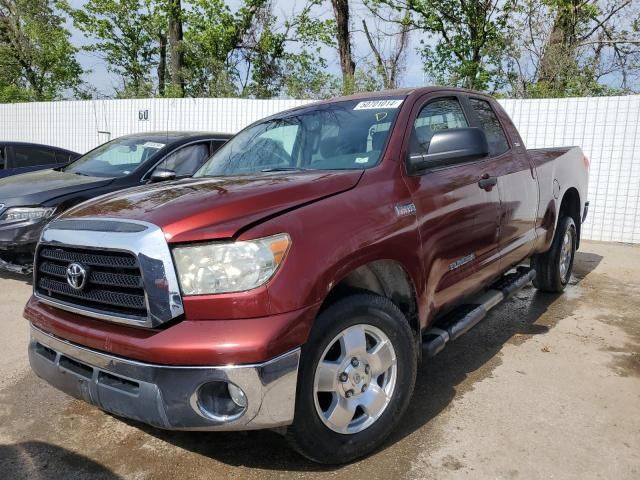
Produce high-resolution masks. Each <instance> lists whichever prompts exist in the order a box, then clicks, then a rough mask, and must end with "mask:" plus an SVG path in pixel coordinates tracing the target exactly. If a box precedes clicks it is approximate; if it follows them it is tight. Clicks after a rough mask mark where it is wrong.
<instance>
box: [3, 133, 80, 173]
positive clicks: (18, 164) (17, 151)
mask: <svg viewBox="0 0 640 480" xmlns="http://www.w3.org/2000/svg"><path fill="white" fill-rule="evenodd" d="M79 156H80V154H79V153H76V152H72V151H71V150H65V149H64V148H58V147H51V146H49V145H40V144H38V143H25V142H0V178H4V177H9V176H11V175H17V174H18V173H26V172H33V171H35V170H42V169H45V168H53V167H60V166H62V165H66V164H67V163H69V162H72V161H73V160H75V159H76V158H78V157H79Z"/></svg>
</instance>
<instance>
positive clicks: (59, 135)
mask: <svg viewBox="0 0 640 480" xmlns="http://www.w3.org/2000/svg"><path fill="white" fill-rule="evenodd" d="M306 102H307V101H305V100H279V99H275V100H250V99H229V98H184V99H132V100H91V101H74V102H51V103H25V104H11V105H6V104H5V105H0V140H22V141H28V142H37V143H45V144H50V145H56V146H60V147H64V148H69V149H71V150H75V151H78V152H86V151H88V150H90V149H91V148H93V147H95V146H97V145H99V144H101V143H103V142H105V141H106V140H108V139H110V138H116V137H118V136H120V135H125V134H128V133H134V132H143V131H167V130H203V131H215V132H225V133H235V132H237V131H238V130H240V129H241V128H243V127H244V126H246V125H248V124H249V123H251V122H253V121H255V120H258V119H260V118H263V117H265V116H268V115H271V114H273V113H276V112H279V111H281V110H285V109H288V108H292V107H295V106H298V105H302V104H304V103H306ZM500 102H501V103H502V105H503V106H504V108H505V109H506V110H507V112H508V113H509V115H511V118H512V119H513V120H514V122H515V124H516V126H517V127H518V129H519V130H520V133H521V135H522V137H523V139H524V141H525V142H526V144H527V147H529V148H542V147H556V146H565V145H580V146H581V147H582V148H583V150H584V151H585V153H586V154H587V156H588V157H589V159H590V160H591V177H590V182H589V200H590V202H591V208H590V212H589V219H588V220H587V223H586V224H585V226H584V230H583V232H584V233H583V234H584V238H588V239H593V240H607V241H618V242H632V243H640V96H627V97H597V98H567V99H542V100H501V101H500ZM144 111H147V112H148V117H147V119H146V120H145V119H143V120H140V119H139V112H144ZM100 132H103V133H100ZM637 152H639V153H637Z"/></svg>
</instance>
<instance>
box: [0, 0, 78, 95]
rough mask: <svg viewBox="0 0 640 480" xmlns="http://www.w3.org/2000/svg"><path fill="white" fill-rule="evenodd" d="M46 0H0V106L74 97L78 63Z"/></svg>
mask: <svg viewBox="0 0 640 480" xmlns="http://www.w3.org/2000/svg"><path fill="white" fill-rule="evenodd" d="M70 36H71V35H70V33H69V32H68V31H67V29H66V28H65V24H64V19H63V18H62V17H61V16H60V15H59V14H58V9H57V3H56V2H54V1H51V0H0V65H2V68H1V69H0V102H24V101H44V100H56V99H61V98H63V97H64V96H65V95H67V94H80V89H81V83H82V82H81V75H82V73H83V71H82V68H81V67H80V64H79V63H78V62H77V60H76V58H75V54H76V52H77V49H76V48H74V47H73V46H72V45H71V43H70V40H69V39H70Z"/></svg>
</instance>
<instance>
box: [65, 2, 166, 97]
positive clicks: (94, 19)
mask: <svg viewBox="0 0 640 480" xmlns="http://www.w3.org/2000/svg"><path fill="white" fill-rule="evenodd" d="M154 7H155V8H157V7H158V4H157V3H155V2H153V1H152V0H88V1H87V3H85V4H84V6H83V7H82V8H80V9H73V8H71V7H70V6H69V5H68V4H67V5H66V6H65V10H66V11H67V12H68V13H69V14H70V15H71V17H72V18H73V22H74V25H75V26H76V27H77V28H78V29H79V30H80V31H82V32H83V33H84V34H85V35H87V37H89V38H90V39H93V40H94V41H95V43H93V44H91V45H89V46H87V47H85V49H86V50H87V51H90V52H95V53H97V54H98V55H100V56H101V57H102V58H103V59H104V60H105V62H106V64H107V69H108V70H109V71H110V72H112V73H114V74H116V75H118V76H119V77H120V81H121V84H120V85H119V86H118V87H116V92H117V94H118V96H121V97H125V96H126V97H144V96H151V95H152V93H153V90H154V88H153V79H152V76H151V72H152V70H153V69H154V68H155V67H156V66H157V65H158V59H157V55H158V44H157V43H156V38H157V37H158V36H163V35H164V33H159V22H158V20H157V19H156V15H158V12H157V11H155V10H154ZM158 73H159V76H164V71H160V72H158ZM163 78H164V77H163Z"/></svg>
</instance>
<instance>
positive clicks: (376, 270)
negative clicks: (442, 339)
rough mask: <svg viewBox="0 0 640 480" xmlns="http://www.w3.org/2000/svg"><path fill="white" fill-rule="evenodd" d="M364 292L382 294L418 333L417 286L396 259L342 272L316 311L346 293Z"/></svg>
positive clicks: (368, 263)
mask: <svg viewBox="0 0 640 480" xmlns="http://www.w3.org/2000/svg"><path fill="white" fill-rule="evenodd" d="M362 291H367V292H371V293H375V294H377V295H380V296H382V297H386V298H388V299H389V300H391V302H393V303H394V304H395V305H396V306H397V307H398V308H399V309H400V311H401V312H402V313H403V314H404V316H405V318H406V319H407V321H408V322H409V326H410V327H411V329H412V331H413V332H414V334H416V335H419V333H420V322H419V313H418V296H417V289H416V286H415V284H414V281H413V279H412V278H411V276H410V274H409V272H408V271H407V270H406V269H405V268H404V267H403V266H402V264H401V263H400V262H398V261H397V260H391V259H382V260H372V261H369V262H367V263H364V264H361V265H359V266H357V267H354V268H352V269H351V270H350V271H348V272H346V273H345V274H344V275H343V276H342V277H341V278H340V279H339V280H337V281H336V282H335V283H334V284H333V285H332V286H331V288H330V289H329V292H328V293H327V295H326V296H325V299H324V301H323V302H322V306H321V307H320V310H324V309H325V308H327V307H328V306H329V305H331V304H333V303H334V302H336V301H337V300H339V299H341V298H344V297H345V296H347V295H350V294H353V293H356V292H362Z"/></svg>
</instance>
